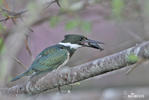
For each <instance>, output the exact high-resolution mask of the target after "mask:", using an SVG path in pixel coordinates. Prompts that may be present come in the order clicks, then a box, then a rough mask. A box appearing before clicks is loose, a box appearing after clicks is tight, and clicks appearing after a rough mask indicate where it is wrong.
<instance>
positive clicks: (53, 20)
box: [50, 16, 60, 27]
mask: <svg viewBox="0 0 149 100" xmlns="http://www.w3.org/2000/svg"><path fill="white" fill-rule="evenodd" d="M59 20H60V19H59V17H58V16H53V17H51V19H50V26H51V27H55V26H56V25H57V24H58V22H59Z"/></svg>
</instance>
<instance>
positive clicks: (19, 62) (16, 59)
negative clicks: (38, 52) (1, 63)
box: [13, 57, 27, 70]
mask: <svg viewBox="0 0 149 100" xmlns="http://www.w3.org/2000/svg"><path fill="white" fill-rule="evenodd" d="M13 59H14V60H15V61H16V62H17V63H18V64H19V65H21V66H22V67H23V68H24V69H25V70H26V69H27V66H25V65H24V64H23V63H22V62H21V61H20V60H19V59H18V58H16V57H13Z"/></svg>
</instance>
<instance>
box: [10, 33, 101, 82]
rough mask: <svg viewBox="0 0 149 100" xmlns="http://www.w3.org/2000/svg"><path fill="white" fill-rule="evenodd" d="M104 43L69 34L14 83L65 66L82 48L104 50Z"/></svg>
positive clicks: (40, 55)
mask: <svg viewBox="0 0 149 100" xmlns="http://www.w3.org/2000/svg"><path fill="white" fill-rule="evenodd" d="M100 44H103V43H102V42H98V41H95V40H91V39H88V38H87V37H85V36H82V35H75V34H68V35H65V38H64V40H62V41H61V42H60V43H58V44H56V45H53V46H50V47H48V48H46V49H44V50H43V51H42V52H41V53H40V54H39V55H38V56H37V57H36V58H35V60H34V61H33V63H32V64H31V66H30V67H29V68H28V70H27V71H25V72H24V73H22V74H20V75H18V76H16V77H15V78H14V79H12V80H11V82H12V81H16V80H18V79H20V78H22V77H24V76H32V75H35V74H40V73H42V72H47V71H48V72H50V71H52V70H54V69H57V68H59V67H62V66H64V65H65V64H66V63H67V62H68V61H69V59H70V58H71V56H72V55H73V54H74V52H75V51H76V50H77V49H78V48H81V47H91V48H96V49H99V50H103V48H102V47H101V46H100Z"/></svg>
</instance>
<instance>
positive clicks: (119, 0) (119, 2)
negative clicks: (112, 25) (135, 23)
mask: <svg viewBox="0 0 149 100" xmlns="http://www.w3.org/2000/svg"><path fill="white" fill-rule="evenodd" d="M124 5H125V4H124V0H112V15H113V16H114V18H115V17H116V18H117V19H120V18H121V17H122V12H123V8H124Z"/></svg>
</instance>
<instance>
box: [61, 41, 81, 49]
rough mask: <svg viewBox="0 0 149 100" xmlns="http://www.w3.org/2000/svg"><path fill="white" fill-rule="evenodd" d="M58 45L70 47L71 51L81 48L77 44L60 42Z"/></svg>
mask: <svg viewBox="0 0 149 100" xmlns="http://www.w3.org/2000/svg"><path fill="white" fill-rule="evenodd" d="M59 44H60V45H63V46H66V47H70V48H73V49H77V48H80V47H82V46H81V45H79V44H71V43H69V42H68V43H62V42H60V43H59Z"/></svg>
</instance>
